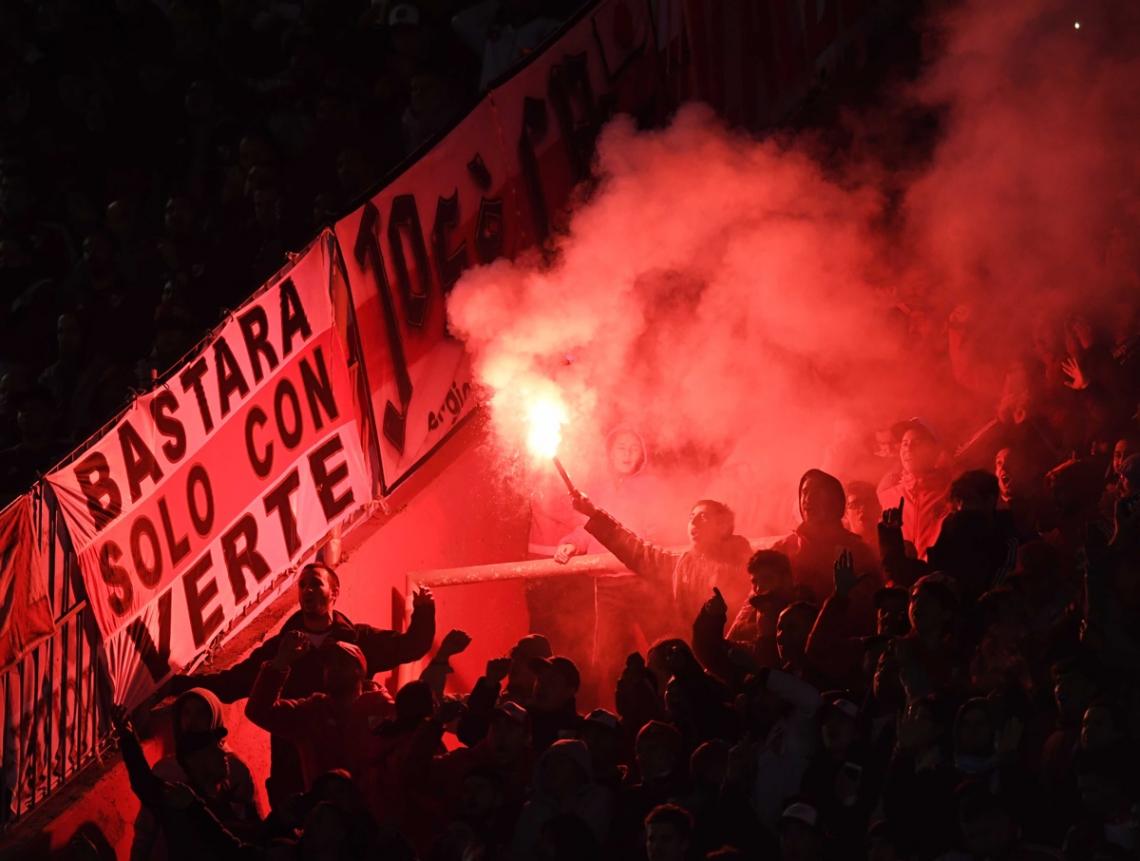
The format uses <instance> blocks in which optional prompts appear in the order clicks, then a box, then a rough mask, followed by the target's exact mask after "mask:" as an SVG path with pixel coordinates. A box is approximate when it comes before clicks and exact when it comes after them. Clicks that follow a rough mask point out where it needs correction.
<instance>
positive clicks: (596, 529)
mask: <svg viewBox="0 0 1140 861" xmlns="http://www.w3.org/2000/svg"><path fill="white" fill-rule="evenodd" d="M574 508H575V509H576V510H577V511H580V512H581V513H582V514H585V515H586V516H587V517H589V518H590V519H589V520H588V521H586V531H587V532H589V533H590V534H591V535H593V536H594V537H595V538H597V539H598V541H600V542H601V543H602V545H603V546H604V547H605V548H606V549H607V550H609V551H610V553H612V554H613V555H614V556H616V557H617V558H618V559H619V560H620V561H621V563H622V564H623V565H625V567H626V568H628V569H629V570H630V571H632V572H633V573H634V574H640V575H641V576H643V577H648V578H649V579H651V580H654V581H656V582H658V583H661V584H663V585H666V586H667V587H668V588H669V590H670V592H671V591H672V589H673V569H674V568H676V567H677V560H678V559H679V558H680V557H679V555H678V554H677V553H673V552H671V551H669V550H663V549H662V548H660V547H658V546H657V545H655V544H651V543H649V542H648V541H645V540H644V539H642V538H639V537H638V536H637V535H635V534H634V533H632V532H631V531H630V530H628V529H626V528H625V527H624V526H622V525H621V524H620V523H618V522H617V520H615V519H614V518H613V517H611V516H610V515H609V514H607V513H606V512H604V511H602V510H601V509H600V508H598V507H597V506H596V505H594V503H592V502H591V501H590V500H589V499H588V498H587V497H586V496H585V495H584V494H581V493H579V494H577V495H576V496H575V497H574Z"/></svg>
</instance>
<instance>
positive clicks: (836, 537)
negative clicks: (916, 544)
mask: <svg viewBox="0 0 1140 861" xmlns="http://www.w3.org/2000/svg"><path fill="white" fill-rule="evenodd" d="M812 479H815V480H816V481H818V482H819V483H820V485H821V486H822V487H823V489H824V492H825V494H826V495H827V497H828V498H829V502H830V504H829V505H828V511H827V516H826V518H824V519H823V520H824V522H822V523H808V522H807V520H806V519H805V520H803V522H801V523H800V525H799V526H797V527H796V530H795V532H793V533H792V534H791V535H789V536H788V537H787V538H784V539H782V540H780V541H779V542H777V543H776V544H775V545H774V546H773V547H772V549H773V550H778V551H779V552H781V553H783V554H785V555H786V556H787V557H788V558H789V559H790V560H791V563H792V577H793V579H794V581H795V585H796V586H797V587H799V588H802V589H805V590H807V591H809V592H810V593H811V594H812V596H813V598H814V599H815V601H816V602H818V603H822V602H823V601H825V600H826V599H827V597H828V596H829V595H830V594H831V592H832V590H833V588H834V585H835V560H836V559H837V558H838V556H839V553H840V551H841V550H850V551H851V553H852V555H853V556H854V557H855V573H856V574H859V575H871V578H870V579H872V580H877V579H878V571H879V560H878V559H877V558H875V553H874V551H872V550H871V548H870V547H868V546H867V543H866V542H865V541H864V540H863V539H862V538H860V537H859V536H858V535H856V534H855V533H854V532H851V531H850V530H848V529H846V528H844V526H843V515H844V514H845V513H846V511H847V494H846V492H844V490H843V485H842V484H841V483H840V481H839V479H837V478H836V477H835V476H833V475H829V474H828V473H826V472H823V471H822V470H819V469H809V470H808V471H807V472H805V473H804V474H803V477H802V478H801V479H800V484H799V496H800V499H801V505H800V516H801V517H803V515H804V512H803V504H802V498H803V489H804V485H805V484H807V482H808V481H809V480H812ZM896 502H897V500H896ZM874 590H875V586H874V585H873V584H870V583H865V584H863V585H861V586H860V587H859V592H858V593H856V594H857V595H858V594H861V595H862V596H867V598H868V600H869V596H870V595H871V593H873V592H874ZM857 605H858V606H857V607H856V608H855V612H856V617H857V618H858V619H859V620H863V619H864V617H865V613H864V611H865V609H866V608H865V607H863V606H862V602H857Z"/></svg>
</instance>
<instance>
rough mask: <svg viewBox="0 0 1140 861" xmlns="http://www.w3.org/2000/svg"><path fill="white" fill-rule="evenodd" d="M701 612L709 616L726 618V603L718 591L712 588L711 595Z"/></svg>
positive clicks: (714, 587)
mask: <svg viewBox="0 0 1140 861" xmlns="http://www.w3.org/2000/svg"><path fill="white" fill-rule="evenodd" d="M701 612H702V613H705V614H707V615H709V616H727V615H728V602H727V601H725V600H724V596H723V595H722V594H720V589H718V588H716V586H713V595H712V597H711V598H709V599H708V600H707V601H705V605H704V606H703V607H702V608H701Z"/></svg>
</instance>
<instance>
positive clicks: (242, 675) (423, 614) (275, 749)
mask: <svg viewBox="0 0 1140 861" xmlns="http://www.w3.org/2000/svg"><path fill="white" fill-rule="evenodd" d="M298 630H304V622H303V621H302V617H301V613H300V612H297V613H294V614H293V615H292V616H290V617H289V619H288V620H287V621H286V622H285V624H284V625H282V627H281V631H280V632H279V633H277V634H275V635H274V636H272V637H270V638H269V639H267V640H266V641H265V642H263V643H262V644H261V645H260V646H258V647H257V648H256V649H254V650H253V651H252V652H251V653H250V655H249V657H247V658H246V659H245V660H243V661H240V662H239V663H237V664H234V666H232V667H230V668H229V669H225V670H222V671H221V672H217V673H207V674H204V675H197V676H176V677H175V679H174V682H173V684H172V687H173V688H174V689H175V691H176V692H177V689H178V688H179V687H180V686H185V687H192V686H194V685H197V686H199V687H202V688H205V689H207V690H209V691H213V692H214V693H215V694H217V696H218V698H219V699H220V700H221V701H222V702H226V703H232V702H234V701H235V700H239V699H241V698H242V697H247V696H249V693H250V691H251V690H252V689H253V684H254V681H255V680H256V679H257V676H258V673H259V672H260V671H261V666H262V664H264V663H265V662H266V661H268V660H270V659H272V658H273V657H274V656H275V655H276V654H277V649H278V645H279V643H280V641H281V635H282V634H284V633H285V632H287V631H298ZM434 639H435V607H434V606H431V605H426V606H421V607H417V608H416V609H415V610H413V611H412V618H411V621H410V622H409V623H408V629H407V630H406V631H404V632H403V633H399V632H397V631H386V630H382V629H380V628H374V627H372V626H371V625H364V624H354V623H352V622H351V621H349V619H348V617H346V616H345V615H344V614H343V613H339V612H337V613H334V614H333V624H332V627H331V628H329V630H328V631H327V632H326V634H325V638H324V641H323V642H324V643H331V642H346V643H355V644H356V645H357V646H359V647H360V650H361V651H362V652H364V657H365V659H366V660H367V661H368V675H369V676H372V675H375V674H376V673H380V672H384V671H386V670H391V669H394V668H395V667H398V666H399V665H400V664H406V663H410V662H411V661H416V660H419V659H420V658H422V657H423V656H424V655H426V654H427V653H428V650H429V649H430V648H431V644H432V641H433V640H434ZM323 684H324V663H323V658H322V655H321V650H320V649H310V650H308V651H307V652H305V653H304V654H302V655H301V656H300V657H299V658H298V659H297V660H296V661H295V662H294V663H293V666H292V667H291V668H290V672H289V678H288V680H287V681H286V683H285V687H284V688H283V689H282V691H281V695H282V696H283V697H286V698H290V699H300V698H303V697H307V696H309V695H310V694H313V693H316V692H317V691H318V690H320V688H321V686H322V685H323ZM267 787H268V789H269V802H270V806H272V807H280V806H281V804H282V803H284V801H285V800H286V799H287V798H288V797H289V796H290V795H292V794H294V793H297V792H301V791H302V789H303V787H304V781H303V779H302V774H301V764H300V760H299V759H298V756H297V752H296V750H295V749H294V747H293V744H292V743H291V742H290V741H288V740H286V739H283V738H280V737H278V736H277V735H274V736H273V738H272V739H271V741H270V776H269V780H268V781H267Z"/></svg>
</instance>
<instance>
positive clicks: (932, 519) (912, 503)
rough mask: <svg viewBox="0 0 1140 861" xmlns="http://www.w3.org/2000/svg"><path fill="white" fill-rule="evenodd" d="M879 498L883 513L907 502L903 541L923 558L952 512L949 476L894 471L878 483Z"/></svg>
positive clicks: (937, 471)
mask: <svg viewBox="0 0 1140 861" xmlns="http://www.w3.org/2000/svg"><path fill="white" fill-rule="evenodd" d="M878 495H879V504H880V505H881V506H883V508H884V509H887V508H898V504H899V500H900V499H904V500H906V505H905V507H904V508H903V523H902V532H903V539H904V540H905V541H909V542H910V543H911V544H913V545H914V549H915V552H917V553H918V555H919V556H924V555H925V554H926V549H927V548H928V547H930V545H932V544H933V543H934V542H935V541H936V540H937V538H938V528H939V526H940V525H941V523H942V518H943V517H945V516H946V515H947V514H948V513H949V512H950V475H949V473H947V472H945V471H943V470H941V469H936V470H934V471H933V472H930V473H928V474H927V475H923V476H917V475H913V474H908V473H904V472H903V471H902V470H893V471H892V472H889V473H887V474H886V475H885V476H883V480H882V481H880V482H879V488H878Z"/></svg>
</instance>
